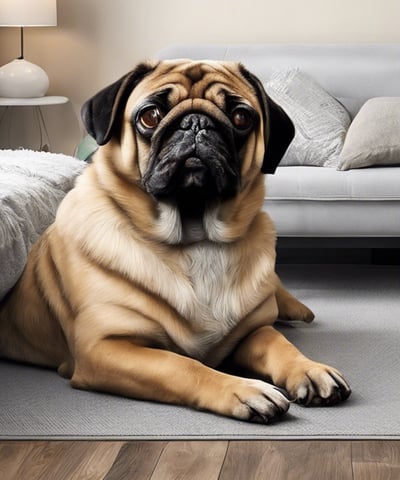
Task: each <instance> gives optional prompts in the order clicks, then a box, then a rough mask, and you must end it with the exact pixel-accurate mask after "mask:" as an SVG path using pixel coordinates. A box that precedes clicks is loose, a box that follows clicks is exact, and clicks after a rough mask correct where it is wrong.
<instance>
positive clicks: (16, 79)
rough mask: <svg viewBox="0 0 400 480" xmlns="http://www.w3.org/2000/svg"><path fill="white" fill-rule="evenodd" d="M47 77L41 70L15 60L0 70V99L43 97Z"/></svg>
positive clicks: (24, 61) (31, 64)
mask: <svg viewBox="0 0 400 480" xmlns="http://www.w3.org/2000/svg"><path fill="white" fill-rule="evenodd" d="M48 88H49V77H48V76H47V74H46V72H45V71H44V70H43V68H40V67H39V66H37V65H35V64H34V63H31V62H28V61H26V60H24V59H20V58H18V59H16V60H13V61H12V62H10V63H7V65H3V66H2V67H1V68H0V97H7V98H33V97H43V96H44V95H46V92H47V90H48Z"/></svg>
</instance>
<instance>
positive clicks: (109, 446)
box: [70, 442, 125, 480]
mask: <svg viewBox="0 0 400 480" xmlns="http://www.w3.org/2000/svg"><path fill="white" fill-rule="evenodd" d="M93 443H94V445H93V447H94V448H92V449H87V453H86V455H85V457H84V458H83V460H82V462H81V463H80V464H79V465H77V468H76V470H75V471H74V472H73V473H72V472H71V473H72V474H71V477H70V480H100V479H103V478H105V477H106V475H107V473H108V472H109V471H110V469H111V467H112V466H113V464H114V462H115V459H116V458H117V456H118V453H119V451H120V450H121V449H122V448H123V446H124V445H125V442H93Z"/></svg>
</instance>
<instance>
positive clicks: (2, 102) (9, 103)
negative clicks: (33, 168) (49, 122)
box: [0, 96, 69, 151]
mask: <svg viewBox="0 0 400 480" xmlns="http://www.w3.org/2000/svg"><path fill="white" fill-rule="evenodd" d="M68 101H69V99H68V98H67V97H61V96H45V97H37V98H5V97H0V107H5V109H4V112H3V114H2V115H1V116H0V129H1V128H2V125H3V123H6V122H5V119H6V116H7V114H8V113H10V118H9V124H8V127H7V131H8V139H10V130H11V118H12V112H11V109H13V108H14V107H32V108H33V113H34V118H35V121H36V122H37V125H38V129H39V136H40V146H39V150H42V151H49V150H50V137H49V134H48V132H47V127H46V122H45V119H44V116H43V112H42V107H45V106H49V105H60V104H62V103H67V102H68ZM46 137H47V142H46Z"/></svg>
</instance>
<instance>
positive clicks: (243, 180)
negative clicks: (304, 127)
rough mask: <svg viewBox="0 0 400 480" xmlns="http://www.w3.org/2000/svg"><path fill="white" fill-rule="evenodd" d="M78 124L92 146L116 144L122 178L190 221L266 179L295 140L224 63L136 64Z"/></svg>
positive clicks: (287, 125)
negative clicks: (263, 175)
mask: <svg viewBox="0 0 400 480" xmlns="http://www.w3.org/2000/svg"><path fill="white" fill-rule="evenodd" d="M82 118H83V120H84V123H85V126H86V128H87V130H88V132H89V133H90V134H91V135H92V136H93V137H94V138H95V139H96V141H97V143H98V144H99V145H106V144H108V143H109V142H110V143H113V144H114V145H115V144H117V145H119V148H120V149H121V151H122V154H121V155H122V159H121V162H120V163H121V165H119V167H120V168H122V165H123V166H124V167H123V168H124V169H125V170H124V174H126V175H129V176H130V177H131V178H134V179H135V181H137V182H139V183H140V185H141V187H142V189H143V190H144V191H145V192H146V193H147V194H149V195H150V196H151V197H152V198H153V199H155V200H156V201H157V202H164V203H165V202H166V203H168V204H171V205H174V206H176V208H177V209H178V210H179V212H180V215H181V217H182V218H191V219H192V218H202V217H203V216H204V214H205V212H206V211H207V209H209V208H212V207H213V206H215V205H216V204H221V203H224V202H227V201H228V200H229V199H231V198H233V197H235V196H237V195H238V194H239V192H240V191H241V189H243V188H244V186H246V185H248V184H249V182H250V183H251V182H252V181H253V180H254V179H255V178H256V177H257V176H259V175H260V171H262V172H263V173H272V172H273V171H274V170H275V168H276V166H277V164H278V163H279V161H280V159H281V157H282V156H283V154H284V152H285V151H286V149H287V147H288V145H289V143H290V141H291V140H292V138H293V134H294V129H293V125H292V123H291V121H290V120H289V118H288V117H287V116H286V114H285V113H284V112H283V111H282V110H281V109H280V108H279V107H278V106H277V105H276V104H275V103H274V102H272V100H271V99H269V97H268V96H267V95H266V93H265V91H264V90H263V88H262V86H261V84H260V82H259V81H258V80H257V79H256V77H254V76H253V75H252V74H250V73H249V72H248V71H247V70H245V68H244V67H243V66H241V65H240V64H237V63H228V62H210V61H208V62H194V61H187V60H178V61H164V62H160V63H158V64H156V65H146V64H142V65H139V66H138V67H137V68H136V69H135V70H134V71H133V72H131V73H129V74H127V75H126V76H125V77H123V78H121V79H120V80H119V81H118V82H116V83H114V84H113V85H111V86H109V87H107V88H106V89H104V90H102V91H101V92H99V93H98V94H97V95H96V96H95V97H93V98H92V99H91V100H89V101H88V102H87V103H86V104H85V105H84V107H83V109H82ZM127 169H128V170H130V171H128V170H127Z"/></svg>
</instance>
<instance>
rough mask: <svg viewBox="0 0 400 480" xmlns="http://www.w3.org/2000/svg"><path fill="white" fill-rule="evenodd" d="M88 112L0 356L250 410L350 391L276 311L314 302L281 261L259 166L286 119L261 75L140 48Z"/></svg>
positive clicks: (269, 413) (134, 393) (291, 313)
mask: <svg viewBox="0 0 400 480" xmlns="http://www.w3.org/2000/svg"><path fill="white" fill-rule="evenodd" d="M82 118H83V122H84V124H85V126H86V128H87V130H88V132H89V133H90V134H91V135H92V136H93V137H94V138H95V139H96V141H97V143H98V144H99V145H100V148H99V150H98V152H97V153H96V154H95V157H94V161H93V163H92V164H91V165H89V166H88V167H87V168H86V169H85V171H84V173H83V174H82V175H81V176H80V177H79V178H78V180H77V183H76V186H75V187H74V188H73V189H72V190H71V191H70V192H69V193H68V194H67V195H66V197H65V198H64V200H63V201H62V203H61V205H60V207H59V209H58V212H57V216H56V219H55V222H54V223H53V224H52V225H51V226H50V227H49V228H48V229H47V230H46V232H45V233H44V234H43V236H42V237H41V238H40V239H39V240H38V241H37V243H36V244H35V245H34V246H33V248H32V250H31V252H30V255H29V259H28V262H27V265H26V268H25V270H24V272H23V274H22V276H21V278H20V279H19V281H18V283H17V284H16V286H15V287H14V288H13V289H12V290H11V291H10V292H9V293H8V295H7V296H6V298H5V299H4V300H3V302H2V304H1V307H0V312H1V313H0V353H1V355H2V356H4V357H6V358H9V359H15V360H18V361H22V362H29V363H32V364H37V365H42V366H46V367H53V368H55V369H57V370H58V372H59V374H60V375H62V376H64V377H67V378H69V379H70V382H71V385H72V386H73V387H75V388H80V389H88V390H95V391H105V392H112V393H114V394H119V395H123V396H127V397H132V398H136V399H147V400H154V401H158V402H166V403H172V404H179V405H186V406H190V407H193V408H196V409H201V410H207V411H211V412H215V413H217V414H221V415H225V416H229V417H233V418H236V419H241V420H247V421H255V422H269V421H271V420H273V419H275V418H277V417H279V416H281V415H282V414H284V413H285V412H286V411H287V410H288V408H289V405H290V402H291V401H296V402H298V403H302V404H306V405H333V404H335V403H337V402H340V401H342V400H345V399H346V398H347V397H348V396H349V395H350V387H349V386H348V384H347V382H346V381H345V379H344V378H343V376H342V374H341V373H340V372H339V371H338V370H336V369H335V368H332V367H329V366H327V365H324V364H321V363H317V362H315V361H313V360H310V359H308V358H307V357H306V356H304V355H303V354H302V353H300V351H299V350H298V349H297V348H296V347H295V346H294V345H292V344H291V343H290V342H289V341H288V340H287V339H286V338H285V337H284V336H283V335H282V334H281V333H280V332H278V331H277V330H276V329H275V328H274V326H273V325H274V322H275V321H276V320H277V318H281V319H289V320H290V319H300V320H304V321H306V322H310V321H311V320H312V319H313V313H312V312H311V311H310V310H309V309H308V308H307V307H306V306H305V305H303V304H302V303H300V302H299V301H298V300H297V299H296V298H294V297H293V296H292V295H291V294H290V293H289V292H287V291H286V290H285V288H284V287H283V285H282V284H281V282H280V280H279V278H278V276H277V275H276V273H275V241H276V235H275V230H274V226H273V224H272V222H271V220H270V218H269V217H268V215H267V214H266V213H265V212H263V211H262V206H263V202H264V176H263V174H264V173H273V172H274V170H275V168H276V166H277V165H278V163H279V161H280V159H281V158H282V156H283V154H284V152H285V151H286V149H287V147H288V145H289V143H290V142H291V140H292V138H293V135H294V128H293V124H292V122H291V121H290V119H289V118H288V116H287V115H286V114H285V112H284V111H283V110H282V109H281V108H280V107H279V106H278V105H276V104H275V103H274V102H273V101H272V100H271V99H270V98H269V97H268V95H267V94H266V92H265V91H264V89H263V87H262V85H261V83H260V81H259V80H258V79H257V78H256V77H255V76H254V75H253V74H251V73H250V72H249V71H247V70H246V69H245V68H244V67H243V66H242V65H241V64H239V63H230V62H214V61H190V60H171V61H161V62H157V63H143V64H140V65H139V66H137V68H135V69H134V70H133V71H131V72H130V73H128V74H127V75H125V76H124V77H122V78H121V79H120V80H118V81H117V82H115V83H114V84H112V85H110V86H108V87H106V88H105V89H103V90H102V91H100V92H99V93H97V94H96V95H95V96H94V97H93V98H91V99H90V100H89V101H88V102H87V103H86V104H85V105H84V106H83V109H82ZM223 363H224V364H228V365H231V366H235V367H238V368H240V369H244V370H246V371H248V372H251V373H252V376H253V378H251V377H250V378H249V377H247V376H239V375H235V374H232V373H231V372H229V370H228V371H227V370H221V369H218V367H219V366H220V365H221V364H223Z"/></svg>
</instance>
